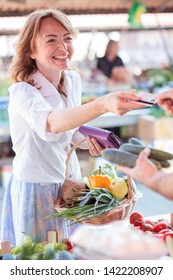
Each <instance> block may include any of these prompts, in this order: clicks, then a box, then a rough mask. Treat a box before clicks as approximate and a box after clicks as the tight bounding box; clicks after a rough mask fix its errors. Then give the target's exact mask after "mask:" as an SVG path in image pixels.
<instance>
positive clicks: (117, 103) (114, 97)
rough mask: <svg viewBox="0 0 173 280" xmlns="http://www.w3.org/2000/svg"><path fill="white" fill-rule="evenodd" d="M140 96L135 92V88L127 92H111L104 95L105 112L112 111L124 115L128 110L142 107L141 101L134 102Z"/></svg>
mask: <svg viewBox="0 0 173 280" xmlns="http://www.w3.org/2000/svg"><path fill="white" fill-rule="evenodd" d="M140 99H141V97H139V96H138V95H136V94H135V90H131V91H130V93H127V92H113V93H109V94H107V95H105V100H104V106H105V108H106V110H107V112H113V113H116V114H118V115H124V114H125V113H127V112H128V111H130V110H135V109H140V108H144V107H145V105H144V104H142V103H135V102H134V101H139V100H140Z"/></svg>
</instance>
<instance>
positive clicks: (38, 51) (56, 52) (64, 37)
mask: <svg viewBox="0 0 173 280" xmlns="http://www.w3.org/2000/svg"><path fill="white" fill-rule="evenodd" d="M72 40H73V38H72V35H71V34H70V33H69V31H67V30H66V29H65V28H64V27H63V25H61V24H60V23H59V22H58V21H56V20H55V19H53V18H51V17H48V18H45V19H43V20H42V22H41V26H40V31H39V34H38V35H37V36H36V39H35V50H34V51H33V52H32V54H31V56H30V57H31V58H32V59H34V60H35V63H36V66H37V68H38V70H39V71H40V72H41V73H42V74H43V75H44V76H45V77H46V78H47V79H48V80H50V81H51V80H52V78H53V77H58V76H60V74H61V72H62V71H63V70H65V69H67V67H68V63H69V60H70V59H71V56H72V54H73V46H72ZM58 74H59V75H58Z"/></svg>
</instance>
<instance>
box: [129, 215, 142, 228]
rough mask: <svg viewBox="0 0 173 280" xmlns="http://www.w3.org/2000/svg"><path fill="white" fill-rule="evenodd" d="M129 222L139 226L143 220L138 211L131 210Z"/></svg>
mask: <svg viewBox="0 0 173 280" xmlns="http://www.w3.org/2000/svg"><path fill="white" fill-rule="evenodd" d="M129 222H130V224H133V225H134V226H140V225H141V224H142V222H143V215H142V214H141V213H140V212H133V213H131V215H130V217H129Z"/></svg>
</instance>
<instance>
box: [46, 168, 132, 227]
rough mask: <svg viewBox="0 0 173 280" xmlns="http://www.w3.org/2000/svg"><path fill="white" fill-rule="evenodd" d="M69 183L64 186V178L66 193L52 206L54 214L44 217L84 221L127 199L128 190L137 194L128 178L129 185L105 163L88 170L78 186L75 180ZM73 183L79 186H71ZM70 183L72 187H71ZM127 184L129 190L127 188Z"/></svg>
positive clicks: (104, 212)
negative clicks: (54, 208)
mask: <svg viewBox="0 0 173 280" xmlns="http://www.w3.org/2000/svg"><path fill="white" fill-rule="evenodd" d="M73 183H74V184H71V182H70V187H69V188H68V185H67V184H68V180H67V182H66V192H67V193H68V196H67V195H66V197H65V198H64V199H63V195H62V197H61V198H60V199H59V201H58V206H56V210H57V213H54V214H52V215H50V216H48V217H46V219H51V218H58V219H63V218H65V219H67V220H70V221H71V222H72V223H83V222H88V221H91V219H93V218H96V217H100V216H101V215H104V214H106V213H108V212H109V211H111V210H113V209H117V210H118V208H117V207H119V206H120V205H123V203H125V202H126V201H127V199H128V194H129V191H131V192H132V193H133V195H136V194H137V193H138V192H137V190H136V187H135V184H134V182H133V181H131V185H129V179H128V178H127V177H126V176H124V177H118V175H117V172H116V170H115V167H113V166H112V165H109V164H104V165H103V166H99V167H98V168H96V169H94V170H92V171H91V172H90V174H89V175H88V176H86V177H83V182H82V183H81V182H79V185H78V184H77V182H74V181H73ZM75 184H76V185H78V186H80V188H75ZM83 184H84V186H85V187H83ZM72 185H73V187H71V186H72ZM130 186H131V188H132V189H130V188H129V187H130ZM70 200H71V201H72V202H71V203H70ZM119 219H121V217H119ZM107 222H109V220H108V221H107ZM104 223H105V220H104Z"/></svg>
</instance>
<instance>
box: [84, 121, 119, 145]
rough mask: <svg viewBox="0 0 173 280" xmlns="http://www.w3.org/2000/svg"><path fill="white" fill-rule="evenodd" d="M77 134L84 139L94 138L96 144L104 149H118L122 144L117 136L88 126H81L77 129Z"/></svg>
mask: <svg viewBox="0 0 173 280" xmlns="http://www.w3.org/2000/svg"><path fill="white" fill-rule="evenodd" d="M79 132H80V133H81V134H83V135H84V136H85V137H92V138H95V139H96V140H97V141H98V143H99V144H100V145H101V146H103V147H104V148H117V149H118V148H119V147H120V145H121V144H122V140H121V139H120V138H119V137H118V136H117V135H115V134H114V133H113V132H111V131H109V130H106V129H101V128H98V127H92V126H89V125H82V126H80V127H79Z"/></svg>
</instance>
